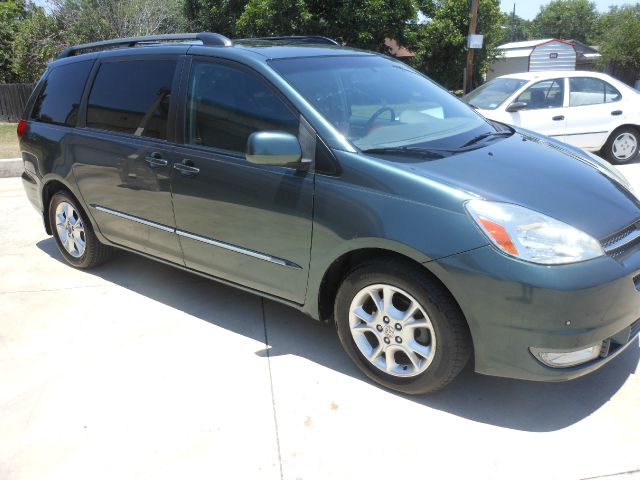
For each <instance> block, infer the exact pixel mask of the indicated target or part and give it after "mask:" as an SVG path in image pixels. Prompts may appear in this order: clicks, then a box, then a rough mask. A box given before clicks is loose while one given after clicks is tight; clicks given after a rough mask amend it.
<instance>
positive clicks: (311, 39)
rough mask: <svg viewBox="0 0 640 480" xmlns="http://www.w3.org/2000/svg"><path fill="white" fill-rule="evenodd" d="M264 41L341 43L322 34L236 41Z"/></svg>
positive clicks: (239, 40)
mask: <svg viewBox="0 0 640 480" xmlns="http://www.w3.org/2000/svg"><path fill="white" fill-rule="evenodd" d="M252 40H258V41H264V42H289V43H312V44H313V43H315V44H322V45H340V44H339V43H338V42H336V41H335V40H333V39H331V38H327V37H322V36H320V35H294V36H291V37H255V38H239V39H237V40H235V41H236V42H244V41H247V42H248V41H252Z"/></svg>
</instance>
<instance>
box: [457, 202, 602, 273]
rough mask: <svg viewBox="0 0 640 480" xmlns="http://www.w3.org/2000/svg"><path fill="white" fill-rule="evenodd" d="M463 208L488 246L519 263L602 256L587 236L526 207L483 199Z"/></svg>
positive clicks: (569, 260)
mask: <svg viewBox="0 0 640 480" xmlns="http://www.w3.org/2000/svg"><path fill="white" fill-rule="evenodd" d="M465 207H466V209H467V211H468V212H469V214H470V215H471V217H472V218H473V219H474V220H475V222H476V223H477V224H478V226H479V227H480V229H481V230H482V231H483V232H484V233H485V235H486V236H487V237H488V238H489V240H491V243H493V244H494V245H495V246H496V247H498V248H499V249H500V250H502V251H503V252H505V253H507V254H508V255H512V256H514V257H517V258H520V259H522V260H526V261H528V262H533V263H541V264H544V265H557V264H562V263H573V262H581V261H583V260H589V259H591V258H596V257H599V256H601V255H604V251H603V250H602V246H601V245H600V243H599V242H598V241H597V240H596V239H594V238H593V237H591V236H590V235H587V234H586V233H584V232H582V231H580V230H578V229H577V228H574V227H572V226H571V225H567V224H566V223H563V222H560V221H558V220H555V219H553V218H551V217H547V216H546V215H543V214H541V213H538V212H534V211H533V210H529V209H528V208H524V207H521V206H519V205H512V204H510V203H500V202H489V201H486V200H469V201H468V202H467V203H466V204H465Z"/></svg>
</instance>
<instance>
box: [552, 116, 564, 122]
mask: <svg viewBox="0 0 640 480" xmlns="http://www.w3.org/2000/svg"><path fill="white" fill-rule="evenodd" d="M551 120H553V121H555V122H558V121H560V120H564V115H556V116H555V117H553V118H552V119H551Z"/></svg>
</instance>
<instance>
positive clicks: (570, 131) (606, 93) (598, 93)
mask: <svg viewBox="0 0 640 480" xmlns="http://www.w3.org/2000/svg"><path fill="white" fill-rule="evenodd" d="M621 99H622V95H621V94H620V92H619V91H618V90H617V89H616V88H615V87H613V86H612V85H610V84H609V83H607V82H605V81H604V80H601V79H599V78H594V77H573V78H569V108H568V109H567V133H566V135H567V138H566V141H567V143H570V144H572V145H575V146H576V147H580V148H585V149H587V150H599V149H600V148H601V147H602V145H604V143H605V142H606V141H607V138H608V137H609V134H610V133H611V132H612V131H613V130H614V129H615V128H616V127H617V126H618V125H621V124H623V123H624V119H625V117H626V116H627V115H628V114H630V113H631V112H630V111H628V110H629V109H625V108H624V105H623V103H622V101H621Z"/></svg>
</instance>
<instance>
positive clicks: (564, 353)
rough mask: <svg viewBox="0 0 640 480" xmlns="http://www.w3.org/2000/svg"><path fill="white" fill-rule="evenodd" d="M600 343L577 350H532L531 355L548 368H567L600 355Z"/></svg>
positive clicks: (532, 348)
mask: <svg viewBox="0 0 640 480" xmlns="http://www.w3.org/2000/svg"><path fill="white" fill-rule="evenodd" d="M601 346H602V342H600V343H596V344H595V345H590V346H588V347H586V348H581V349H579V350H557V349H553V348H534V347H531V348H530V349H529V350H531V353H533V354H534V355H535V356H536V358H537V359H538V360H540V361H541V362H542V363H544V364H545V365H547V366H549V367H554V368H567V367H574V366H576V365H580V364H582V363H587V362H589V361H591V360H593V359H594V358H598V356H599V355H600V348H601Z"/></svg>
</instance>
